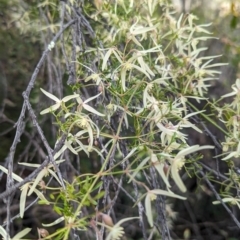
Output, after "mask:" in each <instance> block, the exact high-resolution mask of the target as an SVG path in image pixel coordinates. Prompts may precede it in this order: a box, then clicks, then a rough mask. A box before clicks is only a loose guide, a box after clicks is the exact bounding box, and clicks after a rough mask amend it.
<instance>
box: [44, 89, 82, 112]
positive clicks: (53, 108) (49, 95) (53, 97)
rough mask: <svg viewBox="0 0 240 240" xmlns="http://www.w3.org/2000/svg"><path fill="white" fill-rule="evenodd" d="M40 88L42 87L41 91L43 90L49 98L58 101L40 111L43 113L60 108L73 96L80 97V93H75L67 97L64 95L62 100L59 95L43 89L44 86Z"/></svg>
mask: <svg viewBox="0 0 240 240" xmlns="http://www.w3.org/2000/svg"><path fill="white" fill-rule="evenodd" d="M40 89H41V91H42V92H43V93H44V94H45V95H46V96H48V97H49V98H51V99H52V100H54V101H55V102H56V103H55V104H54V105H52V106H51V107H49V108H47V109H45V110H43V111H41V112H40V114H41V115H42V114H46V113H49V112H54V111H56V110H57V109H58V108H60V107H61V105H62V103H65V102H67V101H69V100H71V99H73V98H77V97H79V95H78V94H74V95H70V96H66V97H64V98H63V99H62V100H60V99H59V98H57V97H56V96H54V95H53V94H51V93H49V92H47V91H45V90H43V89H42V88H40Z"/></svg>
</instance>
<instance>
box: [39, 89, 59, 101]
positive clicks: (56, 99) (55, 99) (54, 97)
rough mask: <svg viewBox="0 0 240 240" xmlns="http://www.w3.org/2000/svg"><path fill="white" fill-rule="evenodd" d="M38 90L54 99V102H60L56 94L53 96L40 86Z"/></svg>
mask: <svg viewBox="0 0 240 240" xmlns="http://www.w3.org/2000/svg"><path fill="white" fill-rule="evenodd" d="M40 90H41V91H42V92H43V93H44V94H45V95H46V96H48V97H49V98H51V99H52V100H54V101H55V102H60V101H61V100H60V99H58V98H57V97H56V96H54V95H53V94H51V93H49V92H47V91H45V90H44V89H42V88H40Z"/></svg>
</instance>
